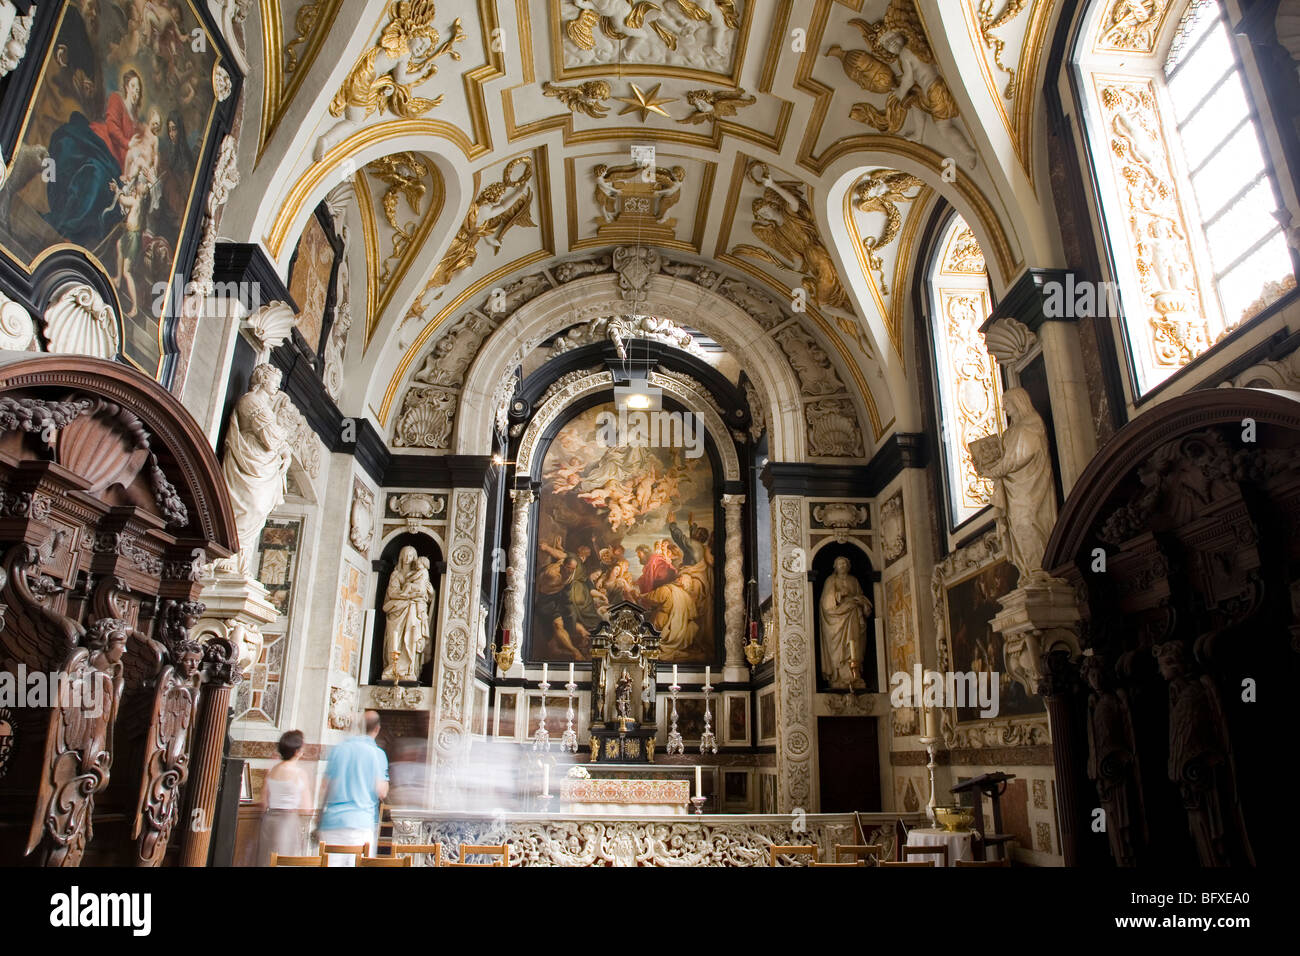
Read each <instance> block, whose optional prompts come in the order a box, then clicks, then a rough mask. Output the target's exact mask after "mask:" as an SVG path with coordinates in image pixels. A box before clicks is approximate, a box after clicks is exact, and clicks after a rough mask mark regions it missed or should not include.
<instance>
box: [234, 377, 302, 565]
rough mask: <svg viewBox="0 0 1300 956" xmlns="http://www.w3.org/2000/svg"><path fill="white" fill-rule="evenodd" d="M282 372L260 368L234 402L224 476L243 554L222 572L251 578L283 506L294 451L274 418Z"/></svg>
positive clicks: (240, 553) (239, 554)
mask: <svg viewBox="0 0 1300 956" xmlns="http://www.w3.org/2000/svg"><path fill="white" fill-rule="evenodd" d="M279 389H280V373H279V371H278V370H276V369H275V368H274V367H273V366H270V365H266V364H262V365H258V366H257V367H256V368H254V369H253V374H252V376H251V377H250V380H249V389H248V392H247V393H245V394H244V395H243V397H241V398H240V399H239V401H238V402H236V403H235V410H234V412H233V413H232V414H231V416H230V427H229V428H228V429H227V432H226V453H225V457H224V458H223V459H222V462H221V473H222V476H223V477H224V478H225V480H226V488H227V489H229V491H230V504H231V508H232V510H233V511H234V513H235V531H236V533H237V534H238V535H239V552H238V554H236V555H235V556H234V557H232V558H230V559H228V560H227V561H225V562H222V564H221V569H222V570H229V571H234V570H238V571H239V572H240V573H242V574H244V575H247V576H249V577H251V576H252V561H253V554H254V553H255V552H256V551H257V542H258V539H259V537H260V536H261V533H262V528H263V527H264V526H265V525H266V518H267V516H268V515H269V514H270V513H271V511H272V510H273V509H275V508H276V507H277V506H279V505H280V503H281V502H283V501H284V490H285V475H286V474H287V473H288V471H289V462H290V461H291V460H292V451H291V449H290V447H289V441H288V437H287V436H286V435H285V433H284V429H283V427H282V426H281V425H280V423H279V421H278V419H277V416H276V407H275V401H274V398H275V394H276V392H278V391H279Z"/></svg>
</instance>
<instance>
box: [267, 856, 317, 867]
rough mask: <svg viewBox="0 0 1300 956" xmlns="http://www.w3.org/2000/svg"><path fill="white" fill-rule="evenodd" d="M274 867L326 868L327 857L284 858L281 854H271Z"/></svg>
mask: <svg viewBox="0 0 1300 956" xmlns="http://www.w3.org/2000/svg"><path fill="white" fill-rule="evenodd" d="M271 865H272V866H324V865H325V857H324V856H323V855H322V856H284V855H282V854H280V853H272V854H271Z"/></svg>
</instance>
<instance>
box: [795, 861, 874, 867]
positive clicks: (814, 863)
mask: <svg viewBox="0 0 1300 956" xmlns="http://www.w3.org/2000/svg"><path fill="white" fill-rule="evenodd" d="M808 865H809V866H866V865H867V861H866V860H855V861H854V862H852V863H818V862H817V861H816V860H813V861H812V862H811V863H809V864H808Z"/></svg>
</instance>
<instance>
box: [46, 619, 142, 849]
mask: <svg viewBox="0 0 1300 956" xmlns="http://www.w3.org/2000/svg"><path fill="white" fill-rule="evenodd" d="M129 634H130V626H129V625H128V624H127V623H126V622H125V621H120V620H117V619H115V618H101V619H99V620H97V621H95V623H94V624H92V625H91V626H90V627H89V628H88V629H87V630H86V632H85V634H84V636H83V637H82V639H81V643H80V644H79V645H78V646H75V647H73V649H72V651H71V652H70V653H69V654H68V657H67V659H66V660H65V661H64V663H63V667H62V668H61V673H62V674H63V675H66V681H67V684H66V687H67V690H66V692H61V693H60V700H59V701H58V702H57V704H56V706H55V707H54V708H53V709H52V710H51V711H50V723H49V730H48V732H47V735H46V740H45V761H44V765H43V766H44V774H43V775H42V777H41V784H40V790H39V793H38V795H37V799H36V806H37V815H36V818H35V819H34V820H33V821H32V829H31V835H30V838H29V839H28V843H27V852H28V853H31V852H32V851H33V850H35V849H36V848H37V847H38V846H41V845H42V844H43V845H44V860H43V861H42V862H43V863H44V864H45V865H46V866H79V865H80V864H81V857H82V854H83V853H84V852H85V850H86V844H87V843H89V842H90V839H91V836H92V835H93V830H92V827H91V817H92V815H93V812H94V806H95V794H97V793H99V792H100V791H102V790H103V789H104V788H105V787H106V786H108V772H109V768H110V767H111V766H112V764H113V725H114V723H116V721H117V705H118V702H119V701H120V700H121V697H122V685H123V677H122V658H123V656H124V655H125V654H126V642H127V637H128V635H129Z"/></svg>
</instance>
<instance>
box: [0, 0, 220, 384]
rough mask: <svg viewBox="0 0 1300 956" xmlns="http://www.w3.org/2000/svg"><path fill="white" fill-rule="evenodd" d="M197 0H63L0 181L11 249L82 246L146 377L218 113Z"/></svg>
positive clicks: (3, 241) (33, 251) (13, 252)
mask: <svg viewBox="0 0 1300 956" xmlns="http://www.w3.org/2000/svg"><path fill="white" fill-rule="evenodd" d="M192 2H193V0H72V2H69V3H67V4H64V5H63V7H62V9H61V10H60V12H59V15H58V21H57V23H56V25H55V28H54V40H53V42H52V43H51V44H50V46H49V52H48V53H47V55H46V58H45V60H44V62H43V63H42V65H41V67H40V71H39V74H38V77H37V80H36V85H35V89H34V91H33V93H32V98H31V101H30V106H29V108H28V111H27V116H26V119H25V121H24V124H23V127H22V130H21V133H20V135H19V139H18V144H17V146H16V148H15V151H14V154H13V158H12V165H11V167H10V170H9V175H8V178H7V179H6V181H5V184H4V188H3V189H0V245H3V247H4V249H5V251H6V252H7V253H8V255H9V256H10V257H11V258H13V259H15V260H17V261H18V263H19V264H20V265H21V266H23V267H24V268H25V269H28V270H31V269H32V268H33V267H34V266H35V264H36V263H37V262H38V261H39V260H40V259H41V258H42V257H43V256H44V255H45V254H46V253H47V251H49V250H51V249H54V248H55V247H59V246H67V245H72V246H76V247H80V248H81V249H82V250H84V251H85V252H86V253H87V254H88V257H89V258H90V259H92V260H93V261H95V262H97V263H98V264H99V265H100V267H101V268H102V270H103V272H104V273H105V277H106V278H107V279H108V281H109V282H110V283H111V284H112V286H113V288H114V290H115V291H116V294H117V302H118V304H119V305H120V307H121V313H122V318H123V336H122V340H120V341H116V340H117V339H118V336H117V335H116V334H114V335H113V336H112V339H114V340H115V341H113V342H112V343H111V344H112V345H116V346H117V347H118V349H120V351H121V352H122V354H124V355H125V356H127V357H128V358H130V359H131V360H132V361H134V362H135V363H136V364H137V365H139V366H141V367H142V368H144V369H145V370H146V371H147V372H149V373H150V374H152V375H156V374H157V371H158V366H159V361H160V358H161V355H162V345H161V332H160V318H161V316H162V314H163V312H164V311H167V312H170V313H172V314H174V313H176V312H179V309H178V308H175V307H171V308H167V307H168V305H169V304H170V300H172V299H177V298H178V296H177V295H176V294H175V293H172V294H171V295H169V294H168V283H169V282H170V280H171V277H172V275H173V273H174V272H175V270H176V265H177V263H176V258H177V255H178V252H179V247H180V245H181V241H182V237H183V235H184V232H185V226H186V223H187V221H188V219H189V214H190V210H191V208H192V206H193V204H194V203H195V201H196V200H195V196H194V192H195V186H196V182H197V179H198V176H199V172H200V168H201V166H202V157H203V154H204V149H205V146H206V141H207V139H208V137H209V133H210V130H211V128H212V124H213V118H214V116H215V112H216V109H217V99H216V93H215V92H214V82H215V81H214V70H215V68H216V66H217V65H218V62H219V60H220V56H219V53H218V51H217V49H216V47H215V45H214V42H215V41H214V38H213V36H212V35H211V34H210V33H209V32H208V30H207V28H206V27H205V26H204V25H203V23H202V22H201V21H200V20H199V18H198V17H197V16H196V14H195V12H194V7H193V6H192ZM42 6H43V4H42ZM222 82H223V83H224V82H225V77H223V78H222Z"/></svg>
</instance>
